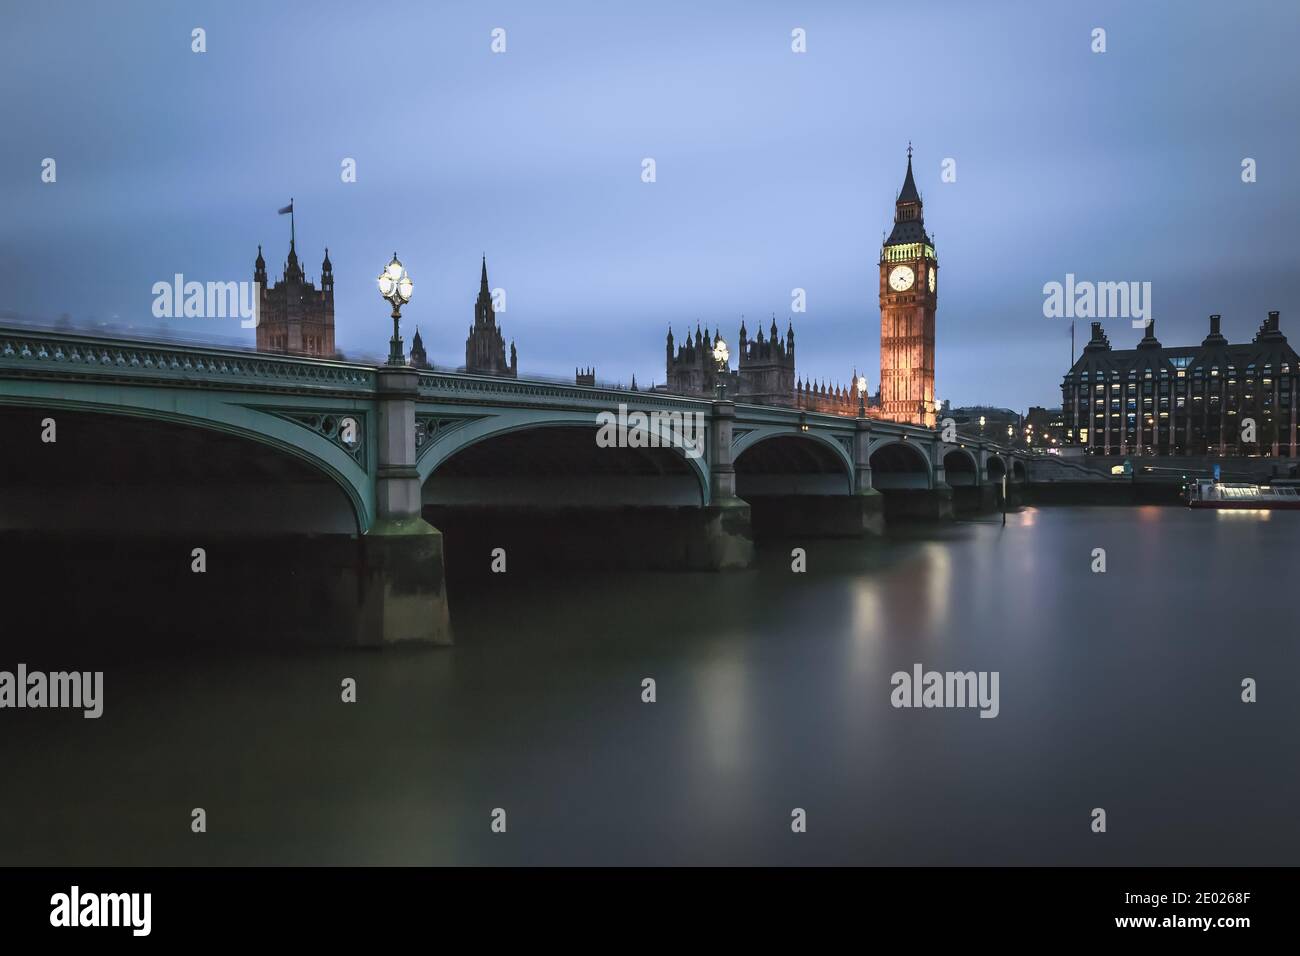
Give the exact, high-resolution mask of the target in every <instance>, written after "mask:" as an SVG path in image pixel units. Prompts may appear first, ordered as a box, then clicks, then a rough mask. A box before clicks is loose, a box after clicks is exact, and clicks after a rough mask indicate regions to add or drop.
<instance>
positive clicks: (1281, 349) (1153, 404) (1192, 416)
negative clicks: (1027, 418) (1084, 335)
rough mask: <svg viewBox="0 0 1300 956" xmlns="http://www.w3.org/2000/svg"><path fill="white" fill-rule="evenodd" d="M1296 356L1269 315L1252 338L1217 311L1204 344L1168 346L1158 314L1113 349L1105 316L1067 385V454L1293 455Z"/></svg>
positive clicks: (1298, 365)
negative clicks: (1234, 337)
mask: <svg viewBox="0 0 1300 956" xmlns="http://www.w3.org/2000/svg"><path fill="white" fill-rule="evenodd" d="M1298 375H1300V356H1297V354H1296V351H1295V349H1293V348H1292V347H1291V346H1290V345H1289V344H1288V343H1287V340H1286V336H1285V335H1283V334H1282V330H1281V328H1280V318H1279V313H1277V312H1270V313H1269V314H1268V318H1267V319H1265V320H1264V323H1263V325H1261V326H1260V327H1259V331H1258V332H1256V333H1255V337H1254V338H1253V339H1252V340H1251V341H1250V342H1249V343H1248V344H1241V345H1230V344H1229V343H1228V340H1227V339H1226V338H1225V337H1224V336H1223V334H1222V332H1220V329H1219V316H1217V315H1212V316H1210V330H1209V334H1208V335H1206V337H1205V339H1204V340H1203V341H1202V342H1201V344H1200V345H1192V346H1185V347H1174V348H1166V347H1165V346H1163V345H1161V344H1160V342H1159V340H1157V339H1156V330H1155V323H1154V321H1152V322H1150V323H1149V324H1148V325H1147V328H1146V334H1145V335H1144V336H1143V337H1142V340H1141V341H1140V342H1138V344H1137V347H1136V348H1132V349H1112V348H1111V345H1110V340H1109V339H1108V338H1107V337H1106V333H1105V332H1104V331H1103V330H1102V326H1101V323H1100V322H1093V323H1092V337H1091V338H1090V339H1089V341H1088V344H1087V345H1086V346H1085V347H1084V349H1083V354H1082V355H1081V356H1080V357H1079V360H1078V361H1077V362H1075V363H1074V366H1073V367H1072V368H1071V369H1070V371H1069V372H1068V373H1067V374H1066V376H1065V380H1064V382H1063V383H1062V385H1061V398H1062V409H1063V412H1064V416H1065V441H1064V449H1063V450H1064V451H1065V453H1067V454H1068V453H1069V450H1071V449H1073V450H1075V451H1076V452H1077V453H1086V454H1095V455H1130V454H1133V455H1271V456H1274V457H1278V456H1282V457H1288V458H1294V457H1296V388H1297V382H1296V379H1297V376H1298Z"/></svg>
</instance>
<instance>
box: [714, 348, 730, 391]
mask: <svg viewBox="0 0 1300 956" xmlns="http://www.w3.org/2000/svg"><path fill="white" fill-rule="evenodd" d="M729 358H730V355H729V354H728V352H727V343H726V342H724V341H723V339H722V336H721V335H719V336H718V337H717V338H716V339H714V340H713V364H714V371H715V372H716V373H717V377H718V401H720V402H724V401H726V400H727V378H726V375H727V371H728V366H727V362H728V359H729Z"/></svg>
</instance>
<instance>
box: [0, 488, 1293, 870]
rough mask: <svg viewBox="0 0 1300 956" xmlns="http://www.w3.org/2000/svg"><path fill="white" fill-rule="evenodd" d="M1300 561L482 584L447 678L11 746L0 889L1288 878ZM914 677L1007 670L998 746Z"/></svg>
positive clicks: (313, 684) (284, 658)
mask: <svg viewBox="0 0 1300 956" xmlns="http://www.w3.org/2000/svg"><path fill="white" fill-rule="evenodd" d="M1229 515H1230V516H1231V517H1230V518H1229V517H1226V516H1229ZM1297 529H1300V513H1279V514H1277V515H1276V516H1269V517H1267V518H1264V519H1263V520H1256V519H1252V518H1250V517H1249V516H1246V515H1243V514H1242V513H1240V512H1237V513H1232V512H1219V513H1218V514H1217V516H1216V517H1213V518H1211V517H1210V516H1209V515H1206V514H1204V513H1203V512H1195V511H1189V510H1187V509H1182V508H1150V509H1146V508H1143V509H1137V510H1135V509H1124V508H1086V509H1085V508H1042V509H1036V510H1026V511H1024V512H1021V513H1019V514H1011V515H1009V516H1008V519H1007V524H1006V526H1005V527H1003V526H1002V524H1001V518H1000V516H995V517H992V518H986V519H983V520H980V521H977V522H958V523H955V524H951V525H946V526H945V525H937V526H931V527H921V526H918V527H914V528H909V529H906V530H904V531H900V532H896V533H894V534H891V535H890V536H889V537H888V538H886V539H885V540H877V541H806V542H798V545H799V546H802V547H805V548H807V550H808V558H809V561H808V567H809V571H808V573H806V574H793V573H791V571H790V565H789V547H790V546H789V545H787V546H784V548H783V547H782V546H780V545H772V546H768V547H766V548H764V549H763V551H762V553H761V555H760V557H761V560H760V565H759V567H758V568H757V569H755V570H753V571H747V572H739V573H734V574H723V575H711V574H622V575H593V576H580V575H573V576H569V577H556V578H551V579H547V580H537V581H523V580H518V579H516V580H513V581H510V582H497V581H494V582H492V583H491V584H489V585H485V587H487V588H497V589H499V590H486V591H480V592H478V593H472V594H460V595H453V615H454V620H455V628H456V636H457V640H458V644H457V646H456V647H455V648H452V649H450V650H402V651H386V652H382V653H374V652H369V653H357V652H348V653H344V652H310V653H307V652H296V651H295V652H287V651H286V652H277V653H267V654H265V655H248V654H243V655H221V656H217V657H214V658H202V659H195V658H177V659H170V660H157V661H150V662H145V663H140V664H137V665H134V666H131V667H123V668H119V669H118V670H117V671H115V672H110V673H108V674H106V678H105V686H106V707H105V717H104V718H102V719H101V720H99V721H83V720H80V719H69V720H63V719H61V718H62V717H63V715H61V714H57V715H51V714H32V713H30V712H22V713H15V712H9V713H6V714H5V715H4V719H5V720H6V721H7V722H8V723H9V725H10V727H9V729H10V730H12V731H13V733H11V734H9V735H7V736H6V738H5V740H4V752H3V754H0V757H3V759H4V765H5V767H6V768H7V770H8V772H9V773H11V774H13V779H22V780H24V781H25V783H24V787H23V788H22V789H21V790H19V791H11V792H10V793H9V794H7V804H8V805H7V808H6V810H7V812H6V813H5V814H3V815H0V863H5V862H11V863H13V862H37V861H40V862H61V863H123V862H134V863H156V862H161V863H178V864H190V863H423V864H428V863H523V864H530V863H656V864H657V863H727V862H734V863H902V864H907V863H949V864H954V863H955V864H962V863H967V864H969V863H1011V864H1017V863H1048V864H1056V863H1084V864H1177V863H1201V864H1212V863H1219V864H1232V863H1238V864H1258V863H1274V864H1280V863H1296V862H1297V861H1300V828H1297V827H1296V826H1295V825H1294V807H1295V805H1296V804H1297V800H1298V799H1300V781H1298V779H1297V769H1296V768H1297V764H1296V761H1295V760H1294V759H1293V755H1292V754H1291V751H1290V746H1289V744H1288V743H1287V741H1288V740H1289V736H1290V735H1292V734H1294V731H1295V728H1296V727H1297V726H1300V694H1295V693H1292V692H1291V691H1290V690H1289V689H1288V688H1289V686H1290V685H1289V683H1288V682H1289V680H1290V678H1289V677H1288V676H1287V675H1290V674H1294V673H1296V672H1298V671H1300V652H1298V651H1297V641H1296V628H1295V615H1294V611H1293V608H1292V604H1291V602H1290V599H1289V592H1287V591H1286V590H1285V588H1282V589H1280V590H1279V589H1278V588H1277V587H1276V586H1275V585H1277V584H1278V583H1279V582H1280V581H1281V580H1282V578H1280V576H1279V575H1280V574H1281V573H1282V569H1289V568H1291V567H1292V566H1293V565H1294V560H1293V546H1292V541H1293V536H1294V532H1295V531H1296V530H1297ZM1098 547H1102V548H1104V549H1105V550H1106V552H1107V556H1108V571H1107V573H1105V574H1094V573H1092V572H1091V570H1090V566H1091V562H1092V551H1093V549H1095V548H1098ZM501 577H504V576H501ZM915 662H920V663H922V664H923V665H924V666H925V667H926V668H932V669H938V670H996V671H998V672H999V673H1000V675H1001V680H1000V688H1001V701H1000V706H1001V714H1000V716H999V717H998V718H996V719H994V720H982V719H979V717H978V716H977V713H976V712H975V711H974V710H965V711H954V710H895V709H893V708H892V707H891V706H890V705H889V692H890V689H891V687H890V675H891V674H892V673H893V672H894V671H897V670H908V669H910V668H911V666H912V664H913V663H915ZM344 676H350V677H354V678H356V680H357V686H358V693H359V700H358V703H357V704H355V705H344V704H342V703H340V702H339V699H338V688H339V681H340V679H341V678H342V677H344ZM1243 676H1255V677H1256V678H1257V679H1260V680H1261V694H1260V702H1259V703H1257V704H1252V705H1247V704H1243V703H1241V702H1240V699H1239V688H1240V681H1241V679H1242V677H1243ZM644 677H653V678H654V679H655V680H656V682H657V696H658V700H657V702H656V703H654V704H645V703H642V702H641V680H642V679H643V678H644ZM1243 781H1244V782H1245V783H1243ZM193 806H204V807H205V808H206V809H207V810H208V813H209V819H210V821H211V826H210V832H209V833H208V834H206V835H205V838H204V839H203V840H202V841H199V842H196V841H195V840H194V839H193V838H192V837H191V834H190V833H189V832H188V819H189V811H190V808H192V807H193ZM1095 806H1103V807H1105V808H1106V809H1107V812H1108V816H1109V819H1110V823H1111V827H1110V832H1108V833H1107V834H1106V835H1105V836H1104V837H1097V836H1095V835H1093V834H1092V833H1091V832H1090V831H1089V828H1088V822H1089V819H1090V818H1089V816H1088V814H1089V811H1090V810H1091V808H1092V807H1095ZM495 807H502V808H505V809H506V810H507V812H508V814H509V817H508V819H509V828H508V832H507V834H505V835H493V834H491V833H490V832H489V827H488V824H489V815H490V813H491V811H492V809H493V808H495ZM794 807H802V808H804V809H806V810H807V811H808V821H809V822H808V832H807V833H806V834H802V835H799V836H795V835H793V834H791V833H790V830H789V821H790V811H791V809H792V808H794Z"/></svg>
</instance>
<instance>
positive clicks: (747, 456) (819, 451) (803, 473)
mask: <svg viewBox="0 0 1300 956" xmlns="http://www.w3.org/2000/svg"><path fill="white" fill-rule="evenodd" d="M737 431H738V432H740V434H739V436H738V437H736V438H734V439H733V442H732V447H731V452H732V460H733V462H734V464H735V469H736V494H737V495H738V496H739V497H741V498H747V496H749V495H850V494H852V493H853V457H852V450H851V449H852V439H851V438H846V439H845V441H839V440H837V439H836V438H835V437H834V436H832V435H830V434H826V433H824V432H820V431H814V430H810V431H806V432H804V431H799V430H797V429H791V428H789V427H781V426H767V427H758V428H752V427H743V428H741V427H738V428H737Z"/></svg>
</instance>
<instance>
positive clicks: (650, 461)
mask: <svg viewBox="0 0 1300 956" xmlns="http://www.w3.org/2000/svg"><path fill="white" fill-rule="evenodd" d="M633 411H635V409H633ZM706 429H707V424H706ZM599 430H600V426H599V424H598V423H597V420H596V416H595V414H594V413H593V412H591V411H578V410H555V409H548V410H535V411H530V410H518V411H511V412H506V413H500V412H484V413H482V414H479V413H469V414H465V415H461V416H458V415H457V414H456V413H454V412H446V411H444V410H443V409H441V408H434V407H427V408H426V407H420V406H417V411H416V432H417V446H416V456H417V457H416V471H417V473H418V476H419V480H420V484H421V486H422V488H423V489H424V501H425V503H426V505H436V504H444V505H453V504H469V503H471V502H474V501H476V500H478V499H477V498H476V497H475V495H474V492H475V489H474V488H472V487H471V485H473V484H475V483H477V484H478V485H479V488H478V489H477V490H478V491H481V492H483V493H485V494H486V493H488V492H490V491H493V490H494V488H493V486H495V491H496V493H497V494H498V495H500V494H504V495H505V497H504V498H501V497H498V498H497V499H496V500H497V501H499V502H501V503H515V504H523V503H526V502H527V501H529V500H532V501H534V502H536V501H538V500H539V496H540V495H541V494H544V493H545V489H543V488H541V487H539V486H538V484H537V481H536V478H534V479H532V480H531V482H530V483H531V484H533V489H532V491H533V492H536V493H537V494H534V495H529V494H528V493H527V491H528V490H527V489H525V488H524V487H522V484H521V482H518V481H516V482H513V483H512V482H510V481H506V480H499V479H504V478H506V477H507V476H505V475H504V474H502V472H504V471H505V466H506V465H507V464H508V463H507V462H506V461H505V460H504V458H503V457H502V456H503V455H508V454H510V453H511V452H512V451H513V452H514V453H517V454H519V455H522V456H526V457H527V458H531V459H533V460H532V461H531V462H525V464H526V465H529V466H541V465H542V463H541V462H540V460H538V459H540V458H542V457H550V456H552V455H553V454H558V455H560V456H564V455H568V456H570V457H572V458H573V459H574V460H573V461H572V463H571V464H572V466H573V467H572V470H571V473H570V474H568V475H567V479H566V476H565V471H566V469H565V468H564V467H563V466H562V463H561V461H560V460H559V459H555V458H551V459H550V460H549V461H548V462H547V463H546V465H545V466H544V470H547V471H549V472H550V473H551V474H550V477H551V478H555V479H557V480H555V481H550V480H547V481H543V484H546V485H548V486H551V488H552V490H553V491H561V492H563V491H564V487H563V485H564V481H565V480H567V481H568V482H569V483H570V484H572V482H573V481H574V480H581V476H582V475H583V473H584V469H583V467H582V465H583V462H584V461H586V462H587V463H589V464H591V465H592V466H593V467H592V468H590V469H587V472H588V473H589V476H590V477H589V479H588V484H587V485H586V486H585V487H584V489H583V490H584V500H585V501H588V502H590V503H592V504H597V505H599V504H608V505H616V504H620V503H626V502H624V501H623V500H622V498H623V497H627V498H628V500H631V499H636V500H637V501H639V502H640V503H642V504H646V505H677V506H696V507H698V506H703V505H707V504H708V503H709V469H708V460H707V457H706V456H705V454H703V452H704V450H705V448H706V446H707V443H706V440H705V436H704V433H703V431H700V432H695V431H693V430H687V431H686V432H685V435H684V437H685V438H686V439H692V438H694V439H696V440H697V441H698V442H699V446H698V447H699V448H700V451H701V454H699V455H698V456H697V457H692V456H690V455H688V454H687V453H686V452H685V451H684V450H683V448H681V447H675V446H670V447H647V448H632V447H615V448H601V447H599V446H598V445H597V443H596V438H597V434H598V432H599ZM588 443H589V444H588ZM548 445H549V446H553V447H547V446H548ZM494 452H495V454H494ZM588 453H589V454H590V456H591V457H590V458H589V459H584V458H583V457H582V456H584V455H586V454H588ZM453 463H459V464H460V465H462V466H463V467H460V468H456V467H452V468H451V469H450V470H448V469H447V468H446V466H448V465H453ZM620 464H621V465H623V466H624V467H623V468H621V469H620V468H619V467H618V465H620ZM656 465H658V466H659V467H658V468H656V467H655V466H656ZM557 466H559V467H557ZM440 469H443V470H444V473H443V475H441V476H440V475H439V470H440ZM536 470H537V468H536V467H533V468H532V472H535V471H536ZM519 471H520V472H521V474H522V473H532V472H530V470H529V467H524V468H521V469H519ZM656 471H657V472H658V474H657V475H656V474H655V473H654V472H656ZM457 472H460V473H457ZM476 477H477V478H478V479H479V480H478V481H477V482H475V478H476ZM656 477H659V478H666V479H668V480H666V481H659V482H655V481H653V480H650V481H646V480H639V479H654V478H656ZM453 479H454V480H453ZM484 479H486V480H487V481H488V482H489V484H488V485H484V484H483V480H484ZM679 479H684V480H679ZM525 480H526V479H525ZM620 481H622V482H623V483H624V484H626V485H627V487H626V489H625V490H620V488H619V487H618V485H619V483H620ZM656 485H659V486H660V487H658V488H656V487H655V486H656ZM593 492H594V494H593ZM602 496H603V500H602Z"/></svg>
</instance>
